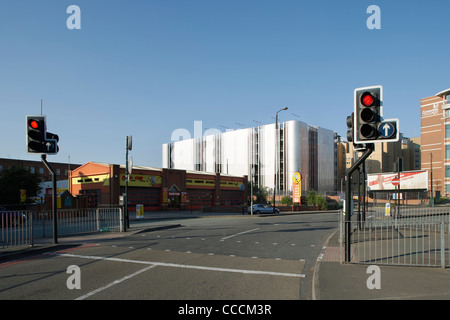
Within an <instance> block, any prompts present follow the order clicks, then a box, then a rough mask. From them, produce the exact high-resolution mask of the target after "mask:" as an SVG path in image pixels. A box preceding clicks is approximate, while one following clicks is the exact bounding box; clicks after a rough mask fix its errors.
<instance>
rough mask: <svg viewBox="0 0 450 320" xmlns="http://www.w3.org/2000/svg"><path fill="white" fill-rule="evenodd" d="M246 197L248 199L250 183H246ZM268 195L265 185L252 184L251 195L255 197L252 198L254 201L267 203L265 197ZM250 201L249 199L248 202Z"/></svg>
mask: <svg viewBox="0 0 450 320" xmlns="http://www.w3.org/2000/svg"><path fill="white" fill-rule="evenodd" d="M247 190H248V192H247V194H248V197H249V199H250V183H249V184H248V189H247ZM268 195H269V190H268V188H267V187H263V186H257V185H255V184H254V185H253V197H256V199H255V200H253V202H254V203H267V197H268ZM248 203H250V201H249V202H248Z"/></svg>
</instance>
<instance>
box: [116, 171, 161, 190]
mask: <svg viewBox="0 0 450 320" xmlns="http://www.w3.org/2000/svg"><path fill="white" fill-rule="evenodd" d="M125 179H126V177H125V174H121V175H120V185H121V186H124V185H125ZM161 181H162V179H161V177H160V176H155V175H147V174H130V180H129V181H128V186H130V187H160V186H161Z"/></svg>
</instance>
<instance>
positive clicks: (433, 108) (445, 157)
mask: <svg viewBox="0 0 450 320" xmlns="http://www.w3.org/2000/svg"><path fill="white" fill-rule="evenodd" d="M420 128H421V129H420V130H421V161H422V170H428V171H429V174H428V176H429V179H430V181H429V186H430V187H431V186H432V188H433V191H434V194H437V195H442V196H446V197H448V196H450V89H447V90H444V91H441V92H439V93H437V94H436V95H434V96H431V97H427V98H423V99H421V100H420ZM431 173H432V174H431ZM431 179H433V180H432V182H431Z"/></svg>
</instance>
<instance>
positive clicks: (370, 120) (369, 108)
mask: <svg viewBox="0 0 450 320" xmlns="http://www.w3.org/2000/svg"><path fill="white" fill-rule="evenodd" d="M382 108H383V89H382V87H381V86H373V87H365V88H358V89H355V110H354V113H355V116H354V123H353V126H354V131H353V143H370V142H373V141H374V140H377V139H378V137H379V133H378V127H379V125H380V123H381V122H382V120H383V109H382Z"/></svg>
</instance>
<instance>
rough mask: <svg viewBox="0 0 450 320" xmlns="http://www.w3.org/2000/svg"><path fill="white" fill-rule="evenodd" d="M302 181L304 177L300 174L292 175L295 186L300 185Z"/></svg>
mask: <svg viewBox="0 0 450 320" xmlns="http://www.w3.org/2000/svg"><path fill="white" fill-rule="evenodd" d="M301 181H302V175H301V174H300V172H296V173H294V174H293V175H292V182H294V184H299V183H300V182H301Z"/></svg>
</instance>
